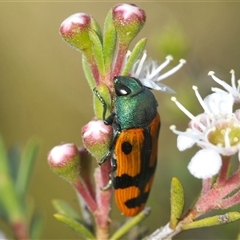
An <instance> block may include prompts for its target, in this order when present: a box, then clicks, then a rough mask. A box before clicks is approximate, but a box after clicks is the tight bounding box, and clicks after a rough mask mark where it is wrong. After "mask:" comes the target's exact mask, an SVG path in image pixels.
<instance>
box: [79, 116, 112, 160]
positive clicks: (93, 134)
mask: <svg viewBox="0 0 240 240" xmlns="http://www.w3.org/2000/svg"><path fill="white" fill-rule="evenodd" d="M112 133H113V130H112V127H111V126H109V125H106V124H104V122H103V121H102V120H92V121H90V122H89V123H88V124H87V125H85V126H84V127H83V128H82V138H83V143H84V146H85V147H86V149H87V150H88V151H89V152H90V153H91V154H92V155H93V156H94V157H95V158H96V159H97V160H98V161H100V160H101V159H102V158H103V157H104V156H105V155H106V153H107V152H108V151H109V148H110V145H111V142H112Z"/></svg>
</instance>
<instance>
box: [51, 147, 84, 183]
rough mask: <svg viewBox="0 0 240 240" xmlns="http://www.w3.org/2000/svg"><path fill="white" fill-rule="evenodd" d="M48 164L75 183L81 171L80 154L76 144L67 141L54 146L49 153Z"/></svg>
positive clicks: (61, 175)
mask: <svg viewBox="0 0 240 240" xmlns="http://www.w3.org/2000/svg"><path fill="white" fill-rule="evenodd" d="M48 164H49V166H50V168H51V169H52V171H53V172H55V173H56V174H58V175H59V176H60V177H62V178H64V179H65V180H67V181H69V182H71V183H73V182H75V180H76V179H77V178H78V176H79V172H80V155H79V151H78V148H77V146H76V145H74V144H72V143H66V144H62V145H59V146H56V147H54V148H53V149H52V150H51V151H50V153H49V154H48Z"/></svg>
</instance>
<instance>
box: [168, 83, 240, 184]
mask: <svg viewBox="0 0 240 240" xmlns="http://www.w3.org/2000/svg"><path fill="white" fill-rule="evenodd" d="M193 90H194V91H195V94H196V97H197V99H198V101H199V103H200V104H201V106H202V108H203V113H201V114H199V115H197V116H194V115H193V114H192V113H190V112H189V111H188V110H187V109H186V108H185V107H184V106H183V105H182V104H181V103H179V102H178V101H177V100H176V98H175V97H172V100H173V101H174V102H175V104H176V105H177V106H178V108H179V109H180V110H181V111H183V112H184V113H185V114H186V115H187V116H188V117H189V118H190V119H191V121H190V123H189V128H188V129H187V130H186V131H185V132H181V131H178V130H176V127H175V126H171V127H170V129H171V130H172V131H173V132H174V133H175V134H177V135H178V138H177V147H178V149H179V150H180V151H184V150H186V149H188V148H190V147H192V146H193V145H194V144H197V145H198V146H200V147H201V148H203V149H204V151H203V149H202V150H200V151H199V152H198V153H197V154H196V155H195V156H194V157H193V158H192V160H191V161H190V163H189V166H188V168H189V171H190V172H191V174H193V175H194V176H195V177H198V178H204V179H205V178H209V177H212V176H214V175H215V174H217V172H218V171H219V169H220V167H221V161H220V160H221V155H223V156H231V155H233V154H235V153H237V152H239V149H240V118H239V116H240V115H239V111H236V112H235V113H233V104H234V98H233V96H232V95H231V94H230V93H227V92H224V91H217V92H214V93H212V94H210V95H208V96H207V97H206V98H205V99H202V98H201V96H200V94H199V92H198V90H197V87H195V86H193ZM219 159H220V160H219ZM239 159H240V158H239Z"/></svg>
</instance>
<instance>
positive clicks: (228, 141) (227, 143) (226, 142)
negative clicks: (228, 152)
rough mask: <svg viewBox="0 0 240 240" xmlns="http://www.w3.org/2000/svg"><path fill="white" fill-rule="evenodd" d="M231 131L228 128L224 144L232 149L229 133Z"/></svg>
mask: <svg viewBox="0 0 240 240" xmlns="http://www.w3.org/2000/svg"><path fill="white" fill-rule="evenodd" d="M230 131H231V129H230V128H226V131H225V134H224V143H225V148H226V147H230V146H231V144H230V139H229V132H230Z"/></svg>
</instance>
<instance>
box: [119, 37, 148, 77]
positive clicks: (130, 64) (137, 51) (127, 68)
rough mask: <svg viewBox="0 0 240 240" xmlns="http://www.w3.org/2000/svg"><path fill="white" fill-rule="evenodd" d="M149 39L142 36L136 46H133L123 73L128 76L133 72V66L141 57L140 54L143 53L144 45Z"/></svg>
mask: <svg viewBox="0 0 240 240" xmlns="http://www.w3.org/2000/svg"><path fill="white" fill-rule="evenodd" d="M146 42H147V39H146V38H142V39H141V40H139V41H138V42H137V44H136V45H135V47H134V48H133V50H132V52H131V55H130V56H129V58H128V61H127V63H126V64H125V66H124V68H123V70H122V73H121V75H122V76H126V75H128V74H129V73H130V72H131V69H132V67H133V64H134V63H135V62H136V60H137V59H138V58H139V56H140V55H141V54H142V52H143V50H144V47H145V45H146Z"/></svg>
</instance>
